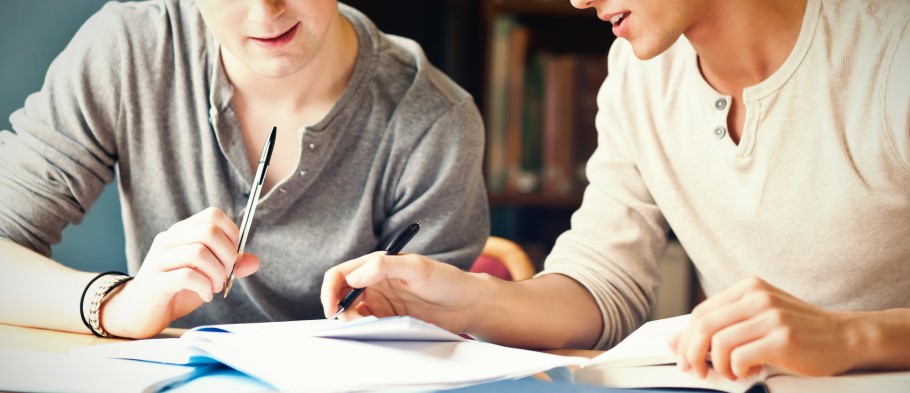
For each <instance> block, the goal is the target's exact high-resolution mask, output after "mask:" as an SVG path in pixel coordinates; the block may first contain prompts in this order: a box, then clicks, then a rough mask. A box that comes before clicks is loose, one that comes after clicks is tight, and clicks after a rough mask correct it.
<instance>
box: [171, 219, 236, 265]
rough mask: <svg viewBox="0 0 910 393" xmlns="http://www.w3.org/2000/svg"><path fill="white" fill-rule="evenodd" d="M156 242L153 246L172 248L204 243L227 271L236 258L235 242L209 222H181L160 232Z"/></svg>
mask: <svg viewBox="0 0 910 393" xmlns="http://www.w3.org/2000/svg"><path fill="white" fill-rule="evenodd" d="M156 243H157V244H156V245H154V246H157V247H160V248H174V247H180V246H183V245H188V244H200V245H204V246H205V247H206V248H208V251H209V252H210V253H211V254H212V255H214V256H215V257H216V258H217V261H218V262H219V263H220V264H221V265H222V266H223V267H224V269H225V270H227V271H228V273H229V272H230V271H231V269H232V268H233V267H234V262H235V261H236V260H237V243H235V242H233V241H232V240H231V238H230V237H229V236H228V235H227V234H226V233H225V232H224V230H223V229H222V228H221V227H219V226H217V225H215V224H213V223H211V222H190V223H185V222H182V223H181V224H180V225H175V226H173V227H171V229H169V230H168V231H167V232H164V233H162V234H160V235H159V237H158V238H157V239H156ZM225 276H226V275H225Z"/></svg>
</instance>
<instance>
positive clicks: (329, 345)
mask: <svg viewBox="0 0 910 393" xmlns="http://www.w3.org/2000/svg"><path fill="white" fill-rule="evenodd" d="M75 352H76V353H78V354H80V355H83V356H95V357H104V358H115V359H130V360H136V361H142V362H146V363H149V364H171V365H185V366H197V367H212V366H213V365H223V366H227V367H230V368H231V369H233V370H236V371H237V372H239V373H241V374H242V375H245V376H248V377H249V378H252V379H255V380H256V381H259V382H261V383H263V384H266V385H268V386H270V387H272V388H273V389H274V390H277V391H363V390H374V389H424V390H429V389H444V388H451V387H458V386H466V385H473V384H479V383H486V382H492V381H498V380H506V379H517V378H522V377H526V376H530V375H533V374H536V373H539V372H542V371H547V370H550V369H553V368H557V367H562V366H568V365H577V364H581V363H582V362H584V361H587V360H588V359H586V358H575V357H566V356H558V355H552V354H547V353H542V352H536V351H528V350H521V349H515V348H509V347H503V346H498V345H494V344H489V343H483V342H478V341H474V340H468V339H465V338H462V337H461V336H459V335H457V334H454V333H451V332H449V331H446V330H444V329H441V328H439V327H437V326H435V325H432V324H429V323H426V322H423V321H421V320H419V319H415V318H412V317H388V318H375V317H366V318H361V319H358V320H354V321H350V322H343V321H339V320H325V319H323V320H304V321H288V322H266V323H246V324H230V325H213V326H203V327H199V328H195V329H191V330H189V331H187V332H186V333H184V334H183V335H181V336H180V337H179V338H164V339H149V340H138V341H130V342H122V343H115V344H106V345H98V346H90V347H83V348H77V349H76V350H75Z"/></svg>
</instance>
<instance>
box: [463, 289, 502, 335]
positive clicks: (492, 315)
mask: <svg viewBox="0 0 910 393" xmlns="http://www.w3.org/2000/svg"><path fill="white" fill-rule="evenodd" d="M468 274H469V278H470V279H471V280H473V281H475V284H474V285H471V286H469V288H473V291H472V292H473V294H474V298H473V300H472V301H471V302H470V303H469V304H468V307H467V312H468V316H467V318H466V319H467V321H466V323H465V333H468V334H470V335H472V336H474V337H475V338H487V339H489V338H491V337H492V336H494V335H495V334H494V332H495V329H496V328H497V327H498V326H499V327H501V326H504V325H506V324H503V323H502V321H500V318H499V317H501V316H503V315H505V313H506V312H507V311H508V310H507V309H506V308H505V307H503V304H504V303H507V302H506V301H505V297H506V296H507V293H506V292H507V291H506V289H507V288H506V286H508V285H510V284H513V283H512V282H509V281H503V280H501V279H499V278H497V277H494V276H491V275H489V274H486V273H468Z"/></svg>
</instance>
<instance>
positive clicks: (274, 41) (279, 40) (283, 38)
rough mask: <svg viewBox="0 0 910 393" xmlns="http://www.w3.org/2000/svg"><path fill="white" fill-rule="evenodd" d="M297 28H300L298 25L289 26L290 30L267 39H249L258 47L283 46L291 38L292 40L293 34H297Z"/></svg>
mask: <svg viewBox="0 0 910 393" xmlns="http://www.w3.org/2000/svg"><path fill="white" fill-rule="evenodd" d="M299 26H300V24H299V23H296V24H294V26H291V28H290V29H288V30H286V31H285V32H283V33H281V34H278V35H276V36H271V37H268V38H260V37H250V39H252V40H253V41H254V42H256V43H258V44H260V45H266V46H276V45H283V44H285V43H287V42H288V41H290V40H291V38H294V34H295V33H296V32H297V28H298V27H299Z"/></svg>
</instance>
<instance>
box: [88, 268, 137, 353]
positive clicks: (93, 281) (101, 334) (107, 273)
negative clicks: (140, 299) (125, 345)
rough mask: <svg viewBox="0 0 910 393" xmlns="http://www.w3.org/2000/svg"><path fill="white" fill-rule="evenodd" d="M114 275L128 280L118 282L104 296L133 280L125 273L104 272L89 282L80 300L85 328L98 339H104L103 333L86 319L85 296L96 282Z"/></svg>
mask: <svg viewBox="0 0 910 393" xmlns="http://www.w3.org/2000/svg"><path fill="white" fill-rule="evenodd" d="M114 274H116V275H120V276H126V277H127V278H126V279H124V280H121V281H120V282H118V283H117V285H114V286H112V287H110V288H108V289H107V290H106V291H105V292H104V294H103V296H104V295H107V294H108V293H110V291H112V290H114V288H117V287H118V286H119V285H120V284H123V283H125V282H127V281H129V280H130V279H132V277H129V275H128V274H126V273H123V272H118V271H109V272H104V273H101V274H98V275H97V276H95V278H93V279H92V280H91V281H89V282H88V284H86V285H85V289H83V290H82V296H81V297H80V298H79V317H80V318H82V323H83V324H84V325H85V327H86V328H88V330H89V331H90V332H92V334H94V335H95V336H98V337H103V336H104V335H103V333H101V332H98V331H97V330H96V329H95V328H94V327H92V325H91V323H89V321H88V319H86V318H85V296H86V294H88V290H89V288H91V287H92V284H94V283H95V281H98V279H100V278H101V277H104V276H110V275H114ZM103 296H102V298H103Z"/></svg>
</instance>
